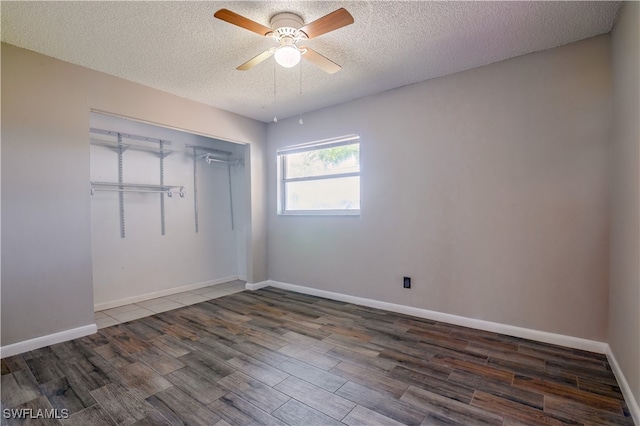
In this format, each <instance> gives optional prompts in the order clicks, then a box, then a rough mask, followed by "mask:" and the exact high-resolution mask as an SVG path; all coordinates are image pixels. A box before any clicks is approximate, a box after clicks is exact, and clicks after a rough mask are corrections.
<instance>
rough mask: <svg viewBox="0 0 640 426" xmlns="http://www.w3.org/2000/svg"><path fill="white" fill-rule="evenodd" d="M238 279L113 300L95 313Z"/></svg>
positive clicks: (217, 279) (100, 304) (105, 303)
mask: <svg viewBox="0 0 640 426" xmlns="http://www.w3.org/2000/svg"><path fill="white" fill-rule="evenodd" d="M237 279H238V276H237V275H232V276H229V277H223V278H216V279H215V280H209V281H202V282H199V283H194V284H187V285H183V286H180V287H173V288H168V289H166V290H159V291H154V292H151V293H145V294H139V295H136V296H131V297H125V298H124V299H118V300H112V301H109V302H102V303H96V304H95V305H94V306H93V310H94V311H95V312H98V311H104V310H105V309H111V308H117V307H118V306H124V305H129V304H131V303H138V302H144V301H145V300H150V299H156V298H158V297H164V296H170V295H172V294H176V293H182V292H183V291H190V290H197V289H199V288H203V287H209V286H211V285H217V284H223V283H227V282H229V281H235V280H237Z"/></svg>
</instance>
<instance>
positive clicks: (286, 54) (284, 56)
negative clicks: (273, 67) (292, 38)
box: [274, 46, 300, 68]
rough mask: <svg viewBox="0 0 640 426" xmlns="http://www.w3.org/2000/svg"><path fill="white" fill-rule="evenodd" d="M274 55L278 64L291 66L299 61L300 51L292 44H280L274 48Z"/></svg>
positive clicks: (286, 66)
mask: <svg viewBox="0 0 640 426" xmlns="http://www.w3.org/2000/svg"><path fill="white" fill-rule="evenodd" d="M274 57H275V59H276V62H277V63H278V64H279V65H281V66H283V67H285V68H291V67H294V66H296V65H298V62H300V51H299V50H298V49H296V48H295V47H294V46H281V47H280V48H279V49H278V50H276V53H275V54H274Z"/></svg>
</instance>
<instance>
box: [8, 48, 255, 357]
mask: <svg viewBox="0 0 640 426" xmlns="http://www.w3.org/2000/svg"><path fill="white" fill-rule="evenodd" d="M90 109H95V110H99V111H105V112H110V113H114V114H119V115H121V116H124V117H129V118H133V119H138V120H142V121H146V122H150V123H156V124H162V125H166V126H170V127H173V128H177V129H183V130H187V131H190V132H193V133H196V134H203V135H207V136H211V137H214V138H218V139H223V140H229V141H234V142H241V143H248V144H251V145H250V149H249V151H248V152H249V155H250V157H251V159H250V161H251V163H250V164H251V192H250V194H248V200H247V201H249V202H250V206H249V207H248V208H249V209H250V218H249V219H248V221H247V222H248V223H247V228H248V237H247V238H248V242H249V243H250V244H248V246H249V247H251V249H250V250H249V253H248V256H247V257H248V258H249V262H248V265H247V275H248V279H249V280H250V281H252V282H258V281H263V280H265V279H266V268H265V265H266V221H265V209H264V206H263V205H262V204H261V203H262V202H263V198H262V197H263V195H262V194H256V193H255V192H256V191H260V192H261V191H262V190H263V185H264V179H263V175H262V174H261V173H262V170H263V168H264V166H263V165H262V164H261V163H262V162H263V161H264V157H263V155H262V149H261V148H260V146H261V145H262V144H263V143H264V142H265V137H266V133H265V125H264V124H263V123H259V122H256V121H254V120H251V119H247V118H244V117H240V116H238V115H235V114H232V113H228V112H225V111H222V110H218V109H215V108H211V107H207V106H205V105H202V104H198V103H196V102H192V101H189V100H186V99H183V98H179V97H176V96H173V95H169V94H166V93H163V92H160V91H157V90H154V89H151V88H148V87H144V86H141V85H138V84H134V83H131V82H128V81H125V80H122V79H118V78H115V77H111V76H108V75H106V74H102V73H98V72H95V71H92V70H89V69H86V68H82V67H79V66H75V65H72V64H69V63H65V62H62V61H59V60H55V59H52V58H50V57H46V56H43V55H40V54H37V53H34V52H30V51H27V50H23V49H19V48H16V47H13V46H10V45H6V44H3V45H2V112H3V114H2V345H3V346H5V345H8V344H12V343H16V342H20V341H24V340H27V339H31V338H35V337H39V336H43V335H47V334H51V333H55V332H61V331H64V330H68V329H72V328H75V327H81V326H85V325H87V324H91V323H93V285H92V276H91V270H92V262H91V224H90V199H89V143H88V137H89V111H90ZM247 173H248V172H247Z"/></svg>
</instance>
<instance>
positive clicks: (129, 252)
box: [87, 112, 249, 312]
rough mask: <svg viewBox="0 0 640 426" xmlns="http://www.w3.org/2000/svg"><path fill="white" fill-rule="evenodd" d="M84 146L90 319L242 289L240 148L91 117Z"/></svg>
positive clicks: (244, 193) (243, 179)
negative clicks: (101, 313) (208, 292)
mask: <svg viewBox="0 0 640 426" xmlns="http://www.w3.org/2000/svg"><path fill="white" fill-rule="evenodd" d="M87 142H88V143H89V144H90V180H91V193H90V195H89V196H90V197H91V232H92V263H93V287H94V291H93V293H94V310H95V311H96V312H98V311H103V310H107V309H113V308H117V307H124V305H130V304H134V303H140V305H139V306H140V307H145V306H147V307H151V306H153V303H154V302H153V301H154V300H155V301H157V302H158V304H161V303H164V305H163V306H166V307H171V306H174V307H178V305H179V304H180V303H179V302H180V301H179V299H178V298H177V296H173V295H178V294H180V295H181V296H180V297H184V301H185V303H184V304H191V303H187V302H192V303H197V302H198V301H204V300H200V299H203V298H204V296H202V295H204V292H205V291H206V289H207V288H210V289H216V288H219V289H223V288H225V286H229V284H226V283H231V282H233V285H235V287H234V288H239V287H240V286H241V285H242V283H239V282H238V280H240V281H246V276H247V243H246V241H247V235H246V233H247V227H246V224H247V223H248V222H247V219H248V217H249V215H248V212H247V208H248V203H247V198H248V193H249V191H248V184H249V182H248V176H247V175H246V170H248V165H245V158H247V157H248V156H245V153H246V150H247V148H248V146H247V145H242V144H238V143H233V142H228V141H223V140H219V139H214V138H211V137H205V136H201V135H196V134H192V133H188V132H185V131H180V130H175V129H170V128H166V127H162V126H158V125H153V124H148V123H144V122H140V121H134V120H130V119H126V118H122V117H118V116H114V115H110V114H103V113H98V112H91V113H90V132H89V141H87ZM218 285H220V287H211V286H218ZM185 292H187V293H185ZM183 293H184V294H183ZM199 295H200V297H198V296H199ZM191 296H193V297H191ZM170 301H173V302H176V303H177V304H171V303H165V302H170Z"/></svg>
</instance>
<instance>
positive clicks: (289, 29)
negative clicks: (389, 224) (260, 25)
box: [271, 12, 306, 43]
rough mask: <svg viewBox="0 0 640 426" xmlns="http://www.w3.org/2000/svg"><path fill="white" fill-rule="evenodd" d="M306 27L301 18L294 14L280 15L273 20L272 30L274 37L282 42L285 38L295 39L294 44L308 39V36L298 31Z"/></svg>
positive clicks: (285, 13)
mask: <svg viewBox="0 0 640 426" xmlns="http://www.w3.org/2000/svg"><path fill="white" fill-rule="evenodd" d="M303 25H304V21H303V20H302V18H301V17H299V16H298V15H296V14H294V13H288V12H284V13H278V14H277V15H274V16H273V18H271V29H272V30H273V37H274V38H275V39H276V40H278V41H280V40H282V39H285V38H292V39H294V43H295V42H297V41H298V40H300V39H302V38H306V34H305V33H303V32H301V31H298V30H299V29H300V28H302V26H303Z"/></svg>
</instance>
